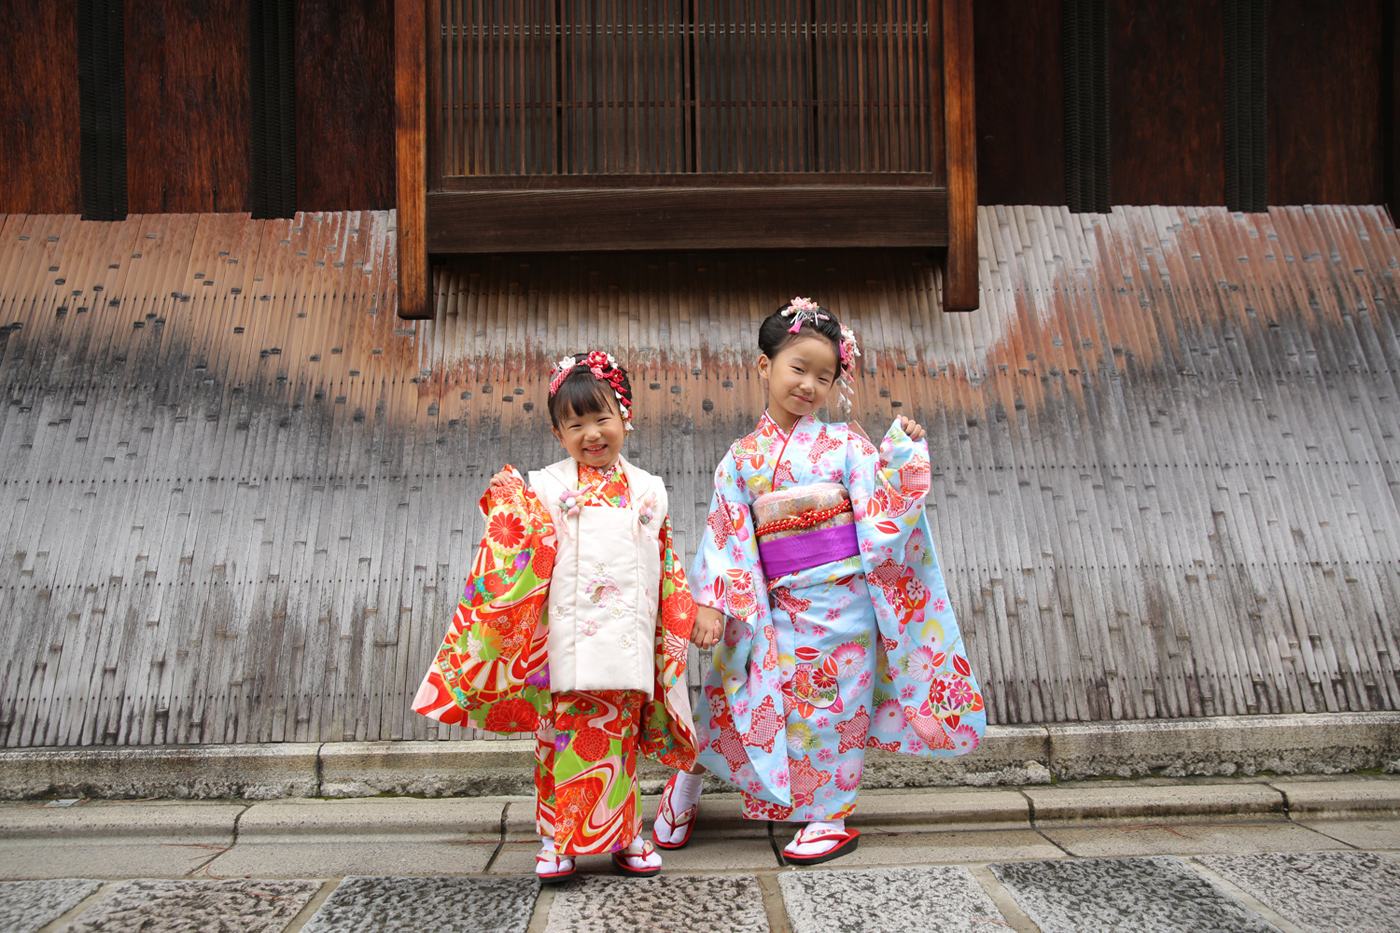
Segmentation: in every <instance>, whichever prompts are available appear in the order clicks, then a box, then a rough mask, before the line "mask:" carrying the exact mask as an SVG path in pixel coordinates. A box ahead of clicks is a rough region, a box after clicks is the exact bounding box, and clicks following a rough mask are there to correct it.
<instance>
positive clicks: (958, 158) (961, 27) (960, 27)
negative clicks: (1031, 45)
mask: <svg viewBox="0 0 1400 933" xmlns="http://www.w3.org/2000/svg"><path fill="white" fill-rule="evenodd" d="M941 5H942V11H941V12H942V20H943V74H944V84H943V112H944V121H943V125H944V129H943V132H944V139H945V147H946V152H947V164H948V258H947V274H946V275H945V277H944V279H943V304H944V307H946V308H947V309H948V310H950V311H975V310H976V309H977V305H978V300H979V299H978V286H977V129H976V125H975V124H976V111H975V109H974V101H973V93H972V81H973V61H972V0H942V3H941ZM930 16H932V13H930Z"/></svg>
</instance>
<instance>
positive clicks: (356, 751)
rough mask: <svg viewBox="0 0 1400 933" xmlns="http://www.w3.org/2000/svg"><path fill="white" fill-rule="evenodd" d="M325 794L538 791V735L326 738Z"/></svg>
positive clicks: (323, 752)
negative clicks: (392, 739) (456, 738)
mask: <svg viewBox="0 0 1400 933" xmlns="http://www.w3.org/2000/svg"><path fill="white" fill-rule="evenodd" d="M320 761H321V794H322V795H323V796H326V797H373V796H374V795H375V794H422V795H423V796H425V797H451V796H456V795H461V796H466V797H479V796H484V795H487V794H490V795H493V796H502V795H517V794H519V795H525V794H530V793H532V792H533V791H534V783H533V781H534V767H535V740H534V739H508V740H505V741H495V740H493V741H467V742H459V741H453V742H437V741H418V742H326V743H324V744H322V745H321V746H320Z"/></svg>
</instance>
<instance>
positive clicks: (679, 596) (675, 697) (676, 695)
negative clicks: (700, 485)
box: [641, 515, 695, 769]
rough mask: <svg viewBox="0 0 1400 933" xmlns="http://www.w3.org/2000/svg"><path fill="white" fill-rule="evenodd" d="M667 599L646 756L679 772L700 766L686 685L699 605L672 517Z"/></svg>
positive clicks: (647, 706) (646, 715)
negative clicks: (688, 580) (692, 593)
mask: <svg viewBox="0 0 1400 933" xmlns="http://www.w3.org/2000/svg"><path fill="white" fill-rule="evenodd" d="M659 538H660V547H661V594H660V600H659V602H660V605H659V606H658V607H657V610H658V611H657V619H656V688H655V690H653V692H652V695H651V697H649V698H648V699H647V701H646V702H645V703H643V704H642V735H641V751H642V754H644V755H646V756H647V757H648V758H653V759H655V760H657V761H659V762H661V763H662V764H665V765H669V766H671V767H673V768H677V769H688V768H690V767H691V766H692V765H693V764H694V763H695V726H694V723H693V722H692V721H691V720H692V717H691V712H690V693H689V691H688V689H687V687H686V682H685V663H686V655H687V653H688V651H689V647H690V641H689V639H690V630H691V628H692V627H693V626H694V624H695V602H694V601H693V600H692V599H691V596H690V586H689V585H688V584H687V583H686V579H685V571H684V570H683V569H682V568H681V562H680V555H678V554H677V553H676V549H675V543H674V540H673V537H672V532H671V517H670V516H669V515H668V516H666V518H665V519H664V520H663V521H662V524H661V533H660V535H659Z"/></svg>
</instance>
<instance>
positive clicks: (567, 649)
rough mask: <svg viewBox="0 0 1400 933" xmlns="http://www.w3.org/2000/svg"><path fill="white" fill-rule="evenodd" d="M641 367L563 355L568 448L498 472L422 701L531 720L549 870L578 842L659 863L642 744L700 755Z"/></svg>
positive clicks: (477, 719) (665, 756) (481, 721)
mask: <svg viewBox="0 0 1400 933" xmlns="http://www.w3.org/2000/svg"><path fill="white" fill-rule="evenodd" d="M631 407H632V390H631V384H630V383H629V381H628V378H627V373H626V371H625V370H623V369H622V367H620V366H618V365H617V363H616V361H615V360H614V359H613V358H612V357H611V356H610V355H608V354H605V353H600V352H596V351H595V352H592V353H587V354H583V353H580V354H576V355H574V356H571V357H566V358H564V359H562V360H560V361H559V363H558V364H557V365H556V367H555V369H554V372H553V374H552V378H551V380H550V386H549V416H550V421H551V423H552V428H553V432H554V436H555V437H556V438H557V439H558V440H559V443H560V444H561V445H562V446H563V447H564V449H565V450H566V451H567V452H568V454H569V456H568V457H567V458H565V459H564V460H561V461H559V462H558V463H555V464H553V465H551V466H549V467H546V468H545V469H543V470H538V471H535V472H532V473H530V479H529V485H528V487H527V486H526V485H525V483H524V481H523V479H522V477H521V476H520V474H519V473H518V472H516V470H515V469H514V468H513V467H510V466H507V467H506V468H505V469H504V470H502V471H501V472H500V473H497V474H496V475H495V476H494V477H492V480H491V485H490V488H488V489H487V491H486V494H485V495H484V496H482V499H481V507H482V510H483V511H484V512H485V514H486V535H485V537H484V538H483V540H482V542H481V547H480V549H479V550H478V552H477V558H476V561H475V563H474V565H473V567H472V575H471V578H470V579H469V580H468V582H467V587H466V593H465V595H464V596H463V598H462V601H461V604H460V606H459V607H458V609H457V614H456V617H455V618H454V619H453V624H452V629H451V631H449V632H448V636H447V639H446V640H445V642H444V643H443V646H442V648H441V649H440V650H439V652H438V655H437V658H436V660H435V662H434V664H433V666H432V668H431V669H430V670H429V671H428V674H427V676H426V677H425V678H424V680H423V685H422V687H420V688H419V691H418V696H417V698H416V699H415V701H414V709H415V710H416V711H418V712H420V713H422V714H424V715H426V716H431V717H433V718H436V719H440V720H442V721H444V722H456V723H461V724H464V725H471V726H475V727H477V728H479V729H485V730H489V731H494V732H503V733H516V732H523V731H534V733H535V737H536V743H535V763H536V764H535V792H536V816H535V822H536V825H537V827H538V830H539V833H540V837H541V841H542V846H541V849H540V853H539V855H537V856H536V869H535V872H536V874H537V875H538V876H539V878H540V880H541V881H543V882H546V883H549V882H556V881H561V880H563V879H565V878H568V877H570V876H572V875H573V874H574V873H575V872H576V871H577V857H578V856H581V855H590V854H595V853H612V857H613V867H614V870H615V871H617V872H618V873H620V874H624V875H635V876H649V875H655V874H656V873H657V872H659V871H660V870H661V858H660V856H659V855H657V853H656V851H655V849H654V848H653V847H652V844H651V842H649V841H647V840H645V839H643V838H642V835H641V830H642V820H641V811H640V806H641V796H640V792H639V790H638V786H637V778H636V765H637V752H638V751H639V750H640V751H641V752H642V754H644V755H647V756H648V757H650V758H654V759H656V760H657V761H660V762H661V763H663V764H666V765H669V766H671V767H673V768H677V769H681V770H683V769H686V768H689V767H691V766H692V765H693V764H694V761H695V736H694V730H693V726H692V724H691V711H690V701H689V698H688V695H687V693H686V687H685V677H684V673H685V660H686V646H687V641H688V639H689V637H690V634H691V626H692V624H693V622H694V617H695V605H694V603H693V602H692V601H691V597H690V590H689V588H688V587H687V585H686V579H685V573H684V571H683V569H682V567H681V563H680V559H679V557H678V556H677V554H676V551H675V548H674V547H673V545H672V539H671V519H670V517H669V515H668V514H667V497H666V487H665V485H664V484H663V483H662V481H661V480H660V479H659V478H657V477H655V476H653V475H651V474H650V473H647V472H646V471H645V470H641V469H638V468H637V467H635V466H633V465H632V464H630V463H628V462H627V461H626V460H625V459H624V458H623V457H622V443H623V440H624V439H625V438H626V435H627V432H628V431H629V430H631Z"/></svg>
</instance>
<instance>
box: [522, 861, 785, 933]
mask: <svg viewBox="0 0 1400 933" xmlns="http://www.w3.org/2000/svg"><path fill="white" fill-rule="evenodd" d="M768 929H769V926H768V916H767V914H766V913H765V912H764V909H763V891H762V889H761V888H760V887H759V883H758V878H756V877H754V876H753V875H703V876H701V875H666V874H662V875H659V876H657V877H655V878H645V879H642V878H613V877H603V876H599V875H585V876H584V877H582V878H580V879H579V880H578V881H571V882H569V883H567V884H563V885H560V886H559V887H558V888H556V889H555V894H554V904H553V905H552V906H551V907H550V910H549V923H548V925H547V926H546V927H545V933H761V931H766V930H768Z"/></svg>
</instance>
